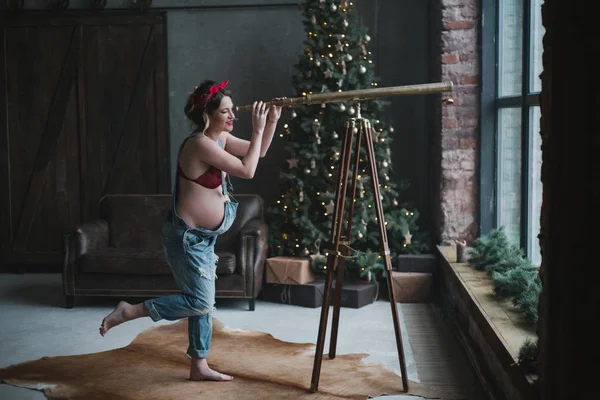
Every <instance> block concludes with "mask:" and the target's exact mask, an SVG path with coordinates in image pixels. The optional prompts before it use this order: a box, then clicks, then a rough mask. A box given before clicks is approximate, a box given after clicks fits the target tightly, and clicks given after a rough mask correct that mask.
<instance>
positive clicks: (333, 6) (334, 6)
mask: <svg viewBox="0 0 600 400" xmlns="http://www.w3.org/2000/svg"><path fill="white" fill-rule="evenodd" d="M335 10H337V6H336V5H335V4H333V3H331V11H335Z"/></svg>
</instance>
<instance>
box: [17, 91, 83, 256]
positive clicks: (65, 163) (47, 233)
mask: <svg viewBox="0 0 600 400" xmlns="http://www.w3.org/2000/svg"><path fill="white" fill-rule="evenodd" d="M68 98H69V100H68V103H67V105H66V109H65V113H64V123H63V125H62V128H61V130H60V132H59V135H58V138H57V141H56V147H55V151H54V152H53V154H52V159H51V160H50V161H49V162H48V164H47V167H46V168H45V172H44V181H43V184H42V187H41V188H40V191H39V193H40V200H39V201H38V203H37V205H36V210H35V213H34V215H33V218H32V220H31V230H30V231H29V234H28V235H27V236H26V245H25V249H24V250H25V252H26V253H27V254H31V253H38V254H39V255H40V256H41V255H42V254H46V256H47V257H48V258H49V259H50V258H55V259H56V261H57V262H58V261H60V259H57V258H56V257H57V256H59V255H60V254H61V253H62V236H61V235H60V234H57V232H59V233H62V232H67V231H71V230H73V229H74V228H75V226H76V225H77V223H78V222H79V221H80V215H79V214H80V212H79V173H78V170H79V148H78V138H77V88H76V87H75V85H73V86H72V88H71V92H70V93H69V96H68ZM25 223H26V221H22V222H21V226H22V225H24V224H25ZM17 244H18V242H16V241H15V244H14V246H15V250H19V248H18V247H17Z"/></svg>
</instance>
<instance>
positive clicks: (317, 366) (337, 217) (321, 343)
mask: <svg viewBox="0 0 600 400" xmlns="http://www.w3.org/2000/svg"><path fill="white" fill-rule="evenodd" d="M348 132H350V134H348ZM346 133H347V134H346V135H345V136H344V140H343V145H342V148H343V149H342V158H341V163H340V165H341V168H340V174H339V176H338V184H337V190H336V195H335V208H334V216H333V222H332V230H331V242H332V245H333V252H334V253H333V254H329V255H328V259H327V268H328V270H327V278H326V280H325V293H324V294H323V305H322V307H321V320H320V322H319V334H318V337H317V347H316V350H315V361H314V365H313V373H312V381H311V385H310V390H311V391H312V392H316V391H317V390H318V388H319V378H320V374H321V363H322V361H323V348H324V347H325V334H326V331H327V320H328V316H329V301H330V296H331V288H332V285H333V273H334V272H335V270H336V264H337V261H338V256H339V254H340V253H339V250H340V245H339V243H340V236H341V233H342V217H343V215H344V201H345V199H346V183H347V181H348V164H349V162H350V152H351V151H352V150H351V149H352V139H353V135H354V121H353V120H352V121H351V122H346Z"/></svg>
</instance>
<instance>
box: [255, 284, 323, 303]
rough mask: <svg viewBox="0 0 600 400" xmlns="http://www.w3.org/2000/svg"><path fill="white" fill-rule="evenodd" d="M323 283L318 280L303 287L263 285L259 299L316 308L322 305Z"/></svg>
mask: <svg viewBox="0 0 600 400" xmlns="http://www.w3.org/2000/svg"><path fill="white" fill-rule="evenodd" d="M324 292H325V281H324V280H318V281H314V282H309V283H305V284H303V285H288V284H281V283H265V284H264V285H263V288H262V290H261V292H260V295H259V299H262V300H266V301H271V302H274V303H282V304H291V305H294V306H301V307H311V308H317V307H321V306H322V305H323V293H324Z"/></svg>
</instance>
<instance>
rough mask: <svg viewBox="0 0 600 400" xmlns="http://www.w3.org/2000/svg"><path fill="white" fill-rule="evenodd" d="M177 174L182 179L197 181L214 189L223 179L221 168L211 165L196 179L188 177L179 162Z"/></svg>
mask: <svg viewBox="0 0 600 400" xmlns="http://www.w3.org/2000/svg"><path fill="white" fill-rule="evenodd" d="M177 174H178V175H179V176H181V177H182V178H183V179H187V180H188V181H191V182H194V183H197V184H198V185H200V186H204V187H206V188H209V189H216V188H218V187H219V186H221V184H222V183H223V179H222V177H221V170H220V169H218V168H215V167H213V166H212V165H211V166H210V168H208V169H207V170H206V172H205V173H203V174H202V175H200V176H199V177H197V178H196V179H191V178H188V177H187V175H186V174H185V172H183V169H182V168H181V164H179V167H178V168H177Z"/></svg>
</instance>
